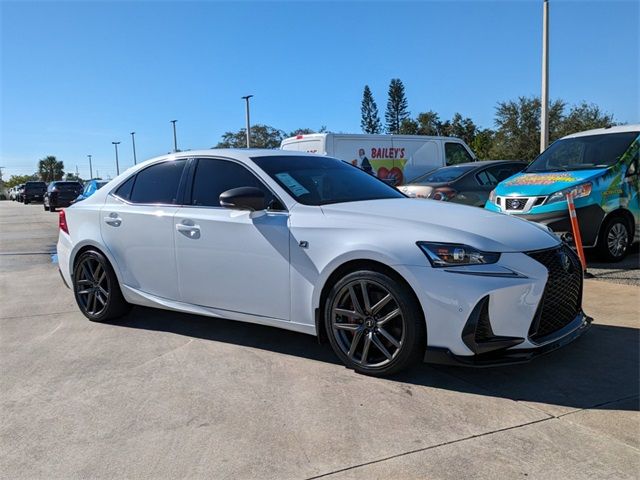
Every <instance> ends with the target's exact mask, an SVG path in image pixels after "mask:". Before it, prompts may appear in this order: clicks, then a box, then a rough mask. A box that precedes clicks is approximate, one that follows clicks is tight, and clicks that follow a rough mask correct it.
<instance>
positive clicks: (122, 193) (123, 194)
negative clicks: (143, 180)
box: [114, 175, 136, 201]
mask: <svg viewBox="0 0 640 480" xmlns="http://www.w3.org/2000/svg"><path fill="white" fill-rule="evenodd" d="M135 179H136V177H135V175H134V176H133V177H130V178H129V180H127V181H126V182H124V183H123V184H122V185H120V186H119V187H118V189H117V190H116V191H115V192H114V195H116V196H117V197H120V198H121V199H123V200H126V201H129V200H131V189H132V188H133V182H134V181H135Z"/></svg>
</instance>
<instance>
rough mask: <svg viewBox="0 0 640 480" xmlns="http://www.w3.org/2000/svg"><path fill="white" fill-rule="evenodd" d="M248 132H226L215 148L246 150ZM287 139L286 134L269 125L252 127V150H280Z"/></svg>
mask: <svg viewBox="0 0 640 480" xmlns="http://www.w3.org/2000/svg"><path fill="white" fill-rule="evenodd" d="M246 132H247V130H246V129H245V128H242V129H240V130H239V131H237V132H226V133H225V134H224V135H222V140H221V141H220V142H218V144H217V145H216V146H215V147H214V148H245V147H246V146H247V137H246V135H247V134H246ZM284 138H285V132H284V131H282V130H278V129H277V128H273V127H270V126H269V125H261V124H256V125H253V126H252V127H251V147H252V148H279V147H280V143H281V142H282V140H283V139H284Z"/></svg>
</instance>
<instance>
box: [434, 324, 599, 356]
mask: <svg viewBox="0 0 640 480" xmlns="http://www.w3.org/2000/svg"><path fill="white" fill-rule="evenodd" d="M591 322H593V318H591V317H588V316H587V315H585V314H584V313H582V312H580V313H579V314H578V315H577V316H576V318H575V320H573V321H572V322H571V324H570V325H571V327H573V328H572V329H571V331H570V332H569V333H567V334H565V335H563V336H561V337H559V338H557V339H556V340H553V341H550V342H548V343H545V344H544V345H542V346H540V347H538V348H528V349H519V350H507V349H503V350H497V351H492V352H488V353H485V354H478V355H456V354H454V353H452V352H451V350H449V349H448V348H444V347H427V350H426V352H425V355H424V361H425V362H426V363H437V364H441V365H456V366H462V367H494V366H503V365H517V364H520V363H528V362H530V361H531V360H533V359H534V358H538V357H540V356H542V355H546V354H548V353H551V352H553V351H554V350H557V349H559V348H562V347H564V346H565V345H567V344H569V343H571V342H573V341H574V340H575V339H577V338H578V337H580V336H582V335H583V334H584V333H585V332H586V331H587V330H589V327H591ZM576 324H577V326H574V325H576Z"/></svg>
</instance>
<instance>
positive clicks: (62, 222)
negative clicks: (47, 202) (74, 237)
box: [58, 210, 69, 235]
mask: <svg viewBox="0 0 640 480" xmlns="http://www.w3.org/2000/svg"><path fill="white" fill-rule="evenodd" d="M58 227H60V230H62V231H63V232H64V233H66V234H67V235H69V227H68V226H67V217H66V215H65V214H64V210H60V213H59V216H58Z"/></svg>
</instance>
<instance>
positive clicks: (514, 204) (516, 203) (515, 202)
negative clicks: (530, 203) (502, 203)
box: [506, 198, 527, 210]
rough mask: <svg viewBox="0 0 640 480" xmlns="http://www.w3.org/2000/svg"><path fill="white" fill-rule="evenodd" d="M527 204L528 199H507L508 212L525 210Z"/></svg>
mask: <svg viewBox="0 0 640 480" xmlns="http://www.w3.org/2000/svg"><path fill="white" fill-rule="evenodd" d="M526 204H527V199H526V198H507V201H506V205H507V210H523V209H524V207H525V205H526Z"/></svg>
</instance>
